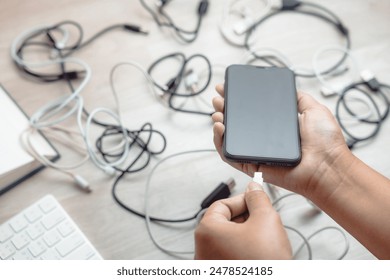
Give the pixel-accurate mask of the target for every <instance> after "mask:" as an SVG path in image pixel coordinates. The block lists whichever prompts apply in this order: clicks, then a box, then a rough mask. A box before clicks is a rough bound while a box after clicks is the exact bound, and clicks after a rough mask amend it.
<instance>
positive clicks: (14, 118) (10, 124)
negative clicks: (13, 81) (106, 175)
mask: <svg viewBox="0 0 390 280" xmlns="http://www.w3.org/2000/svg"><path fill="white" fill-rule="evenodd" d="M28 126H29V121H28V117H27V115H26V114H25V113H24V112H23V111H22V110H21V108H20V107H19V106H18V105H17V104H16V103H15V101H14V100H13V99H12V97H11V96H10V95H9V94H8V93H7V92H6V90H5V89H4V88H3V87H2V86H1V85H0V130H1V137H0V195H1V194H3V193H4V192H6V191H7V190H9V189H11V188H12V187H14V186H16V185H17V184H19V183H20V182H22V181H23V180H25V179H27V178H28V177H30V176H32V175H34V174H35V173H37V172H38V171H40V170H41V169H42V168H43V167H44V166H43V165H42V164H41V163H39V162H38V161H36V160H35V159H34V158H33V157H32V156H30V155H29V154H28V153H27V152H26V151H25V150H24V148H23V146H22V144H21V142H20V136H21V134H22V132H23V131H24V130H25V129H26V128H28ZM31 142H32V143H33V144H34V147H36V148H37V150H38V151H39V152H40V153H41V154H42V155H45V156H47V157H48V158H49V159H50V160H52V161H55V160H57V159H58V158H59V154H58V152H57V151H56V149H55V148H54V147H53V146H52V145H51V144H50V143H49V142H48V141H47V139H46V138H45V137H44V136H43V135H42V134H40V133H34V136H33V137H32V139H31Z"/></svg>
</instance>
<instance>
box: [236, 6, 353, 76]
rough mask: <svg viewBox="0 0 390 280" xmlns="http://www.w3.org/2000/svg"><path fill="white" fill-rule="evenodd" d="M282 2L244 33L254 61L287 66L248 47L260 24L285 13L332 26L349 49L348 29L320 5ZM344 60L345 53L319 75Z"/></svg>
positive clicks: (345, 57)
mask: <svg viewBox="0 0 390 280" xmlns="http://www.w3.org/2000/svg"><path fill="white" fill-rule="evenodd" d="M282 2H283V5H282V7H281V8H280V9H279V10H276V11H274V12H271V13H269V14H267V15H265V16H263V17H262V18H261V19H259V20H258V21H257V22H255V23H254V24H253V25H252V26H251V27H250V28H249V29H248V31H247V32H246V36H245V42H244V46H245V48H246V49H247V50H248V51H250V52H251V53H252V55H253V56H254V57H255V58H256V59H259V60H262V61H264V62H266V63H267V64H269V65H270V66H277V64H275V63H274V62H272V61H271V60H270V59H274V60H276V61H278V63H279V64H281V65H284V66H287V65H285V63H284V62H283V61H282V60H280V59H279V58H278V57H276V56H273V55H265V56H261V55H257V54H256V52H254V51H252V50H251V47H250V45H249V41H250V37H251V35H252V34H253V32H254V31H255V30H256V29H257V28H258V27H259V26H260V25H261V24H262V23H264V22H265V21H267V20H268V19H270V18H272V17H274V16H276V15H279V14H282V13H287V12H294V13H299V14H303V15H308V16H313V17H317V18H319V19H321V20H323V21H325V22H327V23H329V24H332V25H334V26H335V28H336V29H337V30H338V31H339V32H340V34H341V35H342V36H343V37H344V38H345V40H346V49H350V48H351V39H350V36H349V31H348V29H347V28H346V27H345V25H344V24H343V23H342V22H341V20H340V18H339V17H338V16H337V15H336V14H334V13H333V12H332V11H330V10H329V9H327V8H325V7H323V6H321V5H318V4H313V3H309V2H301V1H298V0H283V1H282ZM305 6H306V7H309V8H314V9H315V10H318V11H306V10H301V9H300V8H305ZM346 59H347V54H346V53H345V54H344V55H343V56H342V57H341V58H340V59H339V60H338V61H337V62H336V63H335V64H334V65H332V66H331V67H329V68H328V69H326V70H324V71H322V72H321V73H320V74H321V75H326V74H329V73H330V72H332V71H334V70H336V69H337V68H338V67H339V66H340V65H342V64H343V63H344V61H345V60H346ZM296 76H300V77H305V78H312V77H315V74H304V73H296Z"/></svg>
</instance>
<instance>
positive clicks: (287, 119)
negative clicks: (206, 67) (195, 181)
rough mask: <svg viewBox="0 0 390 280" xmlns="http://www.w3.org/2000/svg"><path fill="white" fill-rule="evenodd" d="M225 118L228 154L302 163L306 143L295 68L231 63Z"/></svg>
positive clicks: (240, 158) (248, 159)
mask: <svg viewBox="0 0 390 280" xmlns="http://www.w3.org/2000/svg"><path fill="white" fill-rule="evenodd" d="M224 124H225V134H224V142H223V151H224V155H225V157H226V158H227V159H229V160H233V161H239V162H250V163H257V164H275V165H287V166H292V165H296V164H298V163H299V161H300V158H301V148H300V137H299V125H298V110H297V94H296V86H295V76H294V73H293V72H292V71H291V70H289V69H287V68H277V67H257V66H250V65H231V66H229V67H228V68H227V70H226V73H225V116H224Z"/></svg>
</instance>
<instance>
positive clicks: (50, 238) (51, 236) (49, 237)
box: [43, 230, 61, 247]
mask: <svg viewBox="0 0 390 280" xmlns="http://www.w3.org/2000/svg"><path fill="white" fill-rule="evenodd" d="M43 240H44V241H45V243H46V244H47V246H49V247H52V246H53V245H55V244H57V243H58V242H60V241H61V236H60V234H59V233H58V232H57V231H55V230H52V231H51V232H49V233H47V234H45V236H44V237H43Z"/></svg>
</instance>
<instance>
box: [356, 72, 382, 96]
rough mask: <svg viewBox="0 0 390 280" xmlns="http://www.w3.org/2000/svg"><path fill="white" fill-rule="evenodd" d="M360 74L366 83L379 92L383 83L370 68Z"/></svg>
mask: <svg viewBox="0 0 390 280" xmlns="http://www.w3.org/2000/svg"><path fill="white" fill-rule="evenodd" d="M360 76H361V77H362V80H363V81H364V82H365V83H366V85H367V86H368V87H369V88H370V89H371V90H372V91H375V92H377V91H378V90H379V89H380V88H381V84H380V83H379V81H378V80H377V79H376V78H375V76H374V74H373V73H371V72H370V71H368V70H365V71H363V72H362V73H361V74H360Z"/></svg>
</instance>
